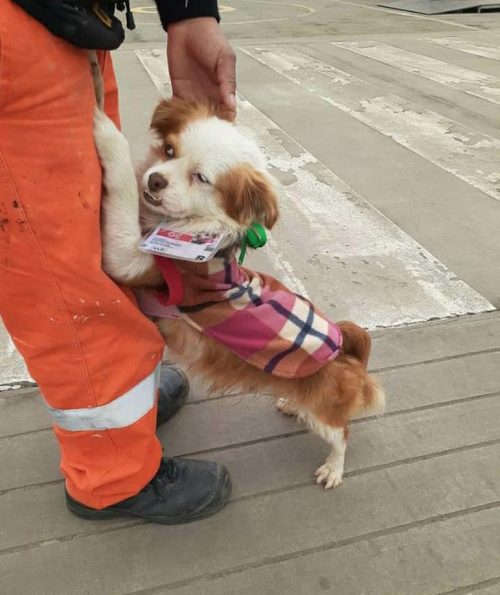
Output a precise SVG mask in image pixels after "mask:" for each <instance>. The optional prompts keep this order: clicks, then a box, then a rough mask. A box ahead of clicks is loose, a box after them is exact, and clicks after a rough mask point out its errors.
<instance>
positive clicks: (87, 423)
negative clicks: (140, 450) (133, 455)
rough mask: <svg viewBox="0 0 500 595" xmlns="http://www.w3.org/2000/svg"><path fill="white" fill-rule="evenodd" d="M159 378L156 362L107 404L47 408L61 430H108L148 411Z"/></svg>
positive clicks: (129, 422) (118, 426)
mask: <svg viewBox="0 0 500 595" xmlns="http://www.w3.org/2000/svg"><path fill="white" fill-rule="evenodd" d="M159 381H160V365H158V366H157V367H156V369H155V371H154V372H152V373H151V374H150V375H149V376H148V377H147V378H145V379H144V380H141V382H139V384H136V385H135V386H134V388H131V389H130V390H129V391H128V392H126V393H125V394H124V395H122V396H121V397H117V398H116V399H115V400H114V401H111V403H108V404H107V405H101V406H100V407H86V408H85V409H54V408H52V407H49V410H50V414H51V415H52V420H53V422H54V423H55V424H56V426H59V427H60V428H63V429H64V430H71V431H75V432H76V431H83V430H111V429H113V428H123V427H125V426H130V425H131V424H133V423H135V422H136V421H138V420H139V419H141V417H143V416H144V415H146V413H147V412H148V411H150V410H151V409H152V408H153V406H154V404H155V400H156V389H157V388H158V386H159Z"/></svg>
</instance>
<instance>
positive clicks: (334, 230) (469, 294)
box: [138, 50, 493, 328]
mask: <svg viewBox="0 0 500 595" xmlns="http://www.w3.org/2000/svg"><path fill="white" fill-rule="evenodd" d="M138 55H139V57H140V59H141V62H142V63H143V64H144V66H145V68H146V70H147V71H148V72H149V73H150V75H152V76H151V78H152V80H153V81H154V82H155V84H157V87H158V88H159V89H160V90H161V89H164V88H165V81H167V77H168V74H167V71H166V69H165V67H164V64H163V61H160V60H158V58H157V57H155V55H154V54H153V53H152V52H147V51H144V50H142V51H140V52H139V53H138ZM339 85H341V83H339ZM238 114H239V116H238V119H239V121H240V122H241V123H242V124H243V125H244V126H245V127H246V128H247V129H248V132H249V134H252V135H254V137H255V138H256V140H257V142H258V143H259V145H260V146H261V147H262V148H263V149H264V151H265V152H266V154H267V157H268V159H269V162H270V165H271V167H272V168H273V169H274V171H275V172H276V173H277V175H278V177H280V178H281V179H283V180H284V184H285V186H284V191H283V197H282V204H281V207H282V209H281V210H282V222H281V225H280V227H279V229H278V230H277V232H276V233H275V234H273V235H274V239H275V241H276V243H277V245H278V247H279V249H280V251H281V253H282V254H286V255H287V258H288V260H289V261H290V263H291V266H292V267H293V268H292V271H295V273H294V274H295V276H296V277H297V278H300V279H301V280H302V281H303V284H304V285H305V287H306V288H307V289H308V290H309V292H310V293H312V294H313V298H314V300H315V301H316V302H317V303H318V305H320V306H321V307H322V308H323V309H325V310H327V311H328V313H329V314H330V315H332V316H334V317H336V318H350V319H353V320H356V321H357V322H358V323H360V324H362V325H363V326H366V327H369V328H374V327H376V326H393V325H398V324H404V323H410V322H417V321H424V320H428V319H429V318H434V317H437V318H443V317H448V316H453V315H459V314H464V313H470V312H481V311H486V310H492V309H493V306H492V305H491V304H490V303H489V302H488V301H487V300H485V299H484V298H483V297H481V296H480V295H479V294H478V293H477V292H475V291H474V290H473V289H471V288H470V287H469V286H468V285H467V284H466V283H464V282H463V281H461V280H459V279H457V278H456V276H455V275H454V274H453V273H451V272H450V271H448V270H446V268H445V267H444V265H443V264H442V263H440V262H439V261H437V260H436V259H435V258H434V257H433V256H432V255H431V254H430V253H429V252H427V251H426V250H425V249H424V248H423V247H422V246H420V245H419V244H418V243H417V242H415V241H414V240H413V239H412V238H411V237H410V236H408V235H407V234H406V233H405V232H404V231H403V230H401V229H400V228H398V227H397V226H396V225H395V224H393V223H392V222H391V221H389V220H388V219H387V218H386V217H385V216H384V215H382V214H381V213H380V212H379V211H378V210H377V209H375V208H374V207H373V206H371V205H370V204H369V203H367V202H366V201H365V200H364V199H363V198H362V197H360V196H359V195H357V194H356V193H355V192H354V191H353V190H352V189H351V188H350V187H348V186H347V185H346V184H345V183H344V182H343V181H342V180H340V179H339V178H338V177H337V176H335V174H334V173H332V172H331V171H330V170H329V169H327V168H326V167H325V166H324V165H323V164H321V163H320V162H319V161H318V160H317V159H316V158H315V157H314V156H313V155H311V154H310V153H309V152H308V151H306V150H305V149H304V147H302V146H301V145H300V144H299V143H298V142H297V141H296V140H294V139H293V138H292V137H291V136H289V135H288V134H287V133H286V132H285V131H284V130H282V129H281V128H280V127H279V126H277V125H276V123H274V122H273V121H271V120H270V119H269V118H267V116H265V115H264V114H263V113H262V112H260V111H259V110H258V109H257V108H256V107H254V106H253V105H251V104H250V103H249V102H248V101H246V100H245V99H243V98H240V101H239V111H238ZM280 259H281V257H280V256H279V257H278V258H276V259H275V261H278V260H280Z"/></svg>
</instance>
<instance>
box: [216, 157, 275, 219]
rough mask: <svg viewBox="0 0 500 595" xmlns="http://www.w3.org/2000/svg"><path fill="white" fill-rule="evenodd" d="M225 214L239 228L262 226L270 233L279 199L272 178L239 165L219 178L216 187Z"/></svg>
mask: <svg viewBox="0 0 500 595" xmlns="http://www.w3.org/2000/svg"><path fill="white" fill-rule="evenodd" d="M216 187H217V189H218V190H219V192H220V195H221V199H222V206H223V208H224V210H225V211H226V213H227V214H228V215H229V217H231V218H232V219H234V220H235V221H237V222H238V223H239V224H240V225H241V226H242V227H249V226H250V225H251V224H252V223H254V222H258V223H262V224H263V225H264V227H266V228H267V229H272V228H273V227H274V224H275V223H276V221H277V220H278V215H279V213H278V197H277V193H276V189H275V186H274V183H273V181H272V180H271V178H270V177H269V176H268V175H267V174H265V173H263V172H260V171H257V170H256V169H254V168H252V167H250V166H246V165H241V166H238V167H235V168H233V169H231V170H230V171H229V172H227V173H226V174H224V175H222V176H221V177H220V179H219V180H218V183H217V185H216Z"/></svg>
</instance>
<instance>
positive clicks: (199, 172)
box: [141, 99, 278, 241]
mask: <svg viewBox="0 0 500 595" xmlns="http://www.w3.org/2000/svg"><path fill="white" fill-rule="evenodd" d="M151 127H152V129H153V131H154V133H155V134H156V136H157V137H158V139H159V144H158V145H157V147H155V148H154V149H153V153H152V159H151V161H149V162H148V164H147V165H148V168H147V170H146V171H145V173H144V175H143V178H142V189H141V190H142V204H141V211H142V217H143V220H144V221H147V222H148V223H149V225H151V224H157V223H160V222H162V221H168V222H169V223H174V224H176V223H177V224H178V225H182V224H183V223H185V224H191V225H192V224H193V223H194V224H195V227H197V228H199V229H203V231H205V232H207V233H210V232H217V233H220V232H224V233H227V234H228V235H229V236H230V237H232V238H233V239H234V240H235V241H236V240H237V238H239V237H241V234H242V233H243V232H244V231H245V230H246V229H247V228H248V227H249V226H250V225H251V224H252V223H253V222H259V223H261V224H263V225H264V226H265V227H267V228H268V229H271V228H272V227H273V225H274V224H275V223H276V220H277V217H278V204H277V195H276V190H275V183H274V181H273V180H272V178H271V177H270V176H269V174H268V173H267V172H266V164H265V160H264V157H263V155H262V153H261V151H260V150H259V148H258V147H257V145H256V144H255V143H254V142H253V141H252V140H250V139H249V138H246V137H245V136H244V135H243V134H242V133H241V132H240V131H239V130H238V128H237V127H236V126H234V125H233V124H231V123H229V122H227V121H225V120H223V119H221V118H218V117H217V115H216V112H215V109H214V108H212V107H211V106H210V105H207V104H199V103H193V102H188V101H182V100H179V99H172V100H169V101H161V102H160V104H159V105H158V106H157V108H156V110H155V112H154V115H153V119H152V122H151ZM197 223H199V225H196V224H197Z"/></svg>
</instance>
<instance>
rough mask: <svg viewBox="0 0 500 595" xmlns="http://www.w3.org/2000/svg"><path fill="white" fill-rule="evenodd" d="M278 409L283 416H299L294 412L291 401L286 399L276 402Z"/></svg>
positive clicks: (281, 398) (282, 398)
mask: <svg viewBox="0 0 500 595" xmlns="http://www.w3.org/2000/svg"><path fill="white" fill-rule="evenodd" d="M276 409H277V410H278V411H280V412H281V413H283V415H289V416H293V415H297V414H296V412H295V411H294V410H293V408H292V407H290V402H289V400H288V399H285V397H280V398H279V399H278V400H277V401H276Z"/></svg>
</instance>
